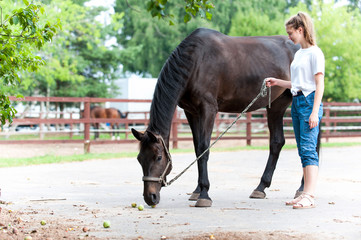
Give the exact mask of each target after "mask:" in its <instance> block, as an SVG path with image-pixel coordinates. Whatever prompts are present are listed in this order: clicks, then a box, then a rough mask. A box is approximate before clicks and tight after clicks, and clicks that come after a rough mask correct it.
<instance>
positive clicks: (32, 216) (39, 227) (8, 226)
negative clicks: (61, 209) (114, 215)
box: [0, 207, 99, 240]
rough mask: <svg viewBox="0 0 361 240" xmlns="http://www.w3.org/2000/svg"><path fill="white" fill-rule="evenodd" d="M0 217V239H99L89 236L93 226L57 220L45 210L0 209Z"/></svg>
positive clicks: (79, 222) (73, 220) (73, 221)
mask: <svg viewBox="0 0 361 240" xmlns="http://www.w3.org/2000/svg"><path fill="white" fill-rule="evenodd" d="M0 216H1V217H0V239H9V240H10V239H26V237H28V239H44V240H52V239H54V240H55V239H94V240H96V239H99V238H96V237H94V236H92V235H91V234H92V228H93V226H85V225H84V223H82V222H81V221H79V220H75V219H65V218H60V219H59V218H58V217H56V216H54V213H52V212H47V211H45V210H25V211H12V210H11V209H10V208H9V207H6V208H4V207H0ZM42 221H45V222H43V224H42V223H41V222H42ZM44 223H45V224H44ZM29 237H31V238H29Z"/></svg>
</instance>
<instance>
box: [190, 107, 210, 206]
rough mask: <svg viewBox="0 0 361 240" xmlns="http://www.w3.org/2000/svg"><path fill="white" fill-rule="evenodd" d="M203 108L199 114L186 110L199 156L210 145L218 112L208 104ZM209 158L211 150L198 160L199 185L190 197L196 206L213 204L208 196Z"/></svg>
mask: <svg viewBox="0 0 361 240" xmlns="http://www.w3.org/2000/svg"><path fill="white" fill-rule="evenodd" d="M202 110H203V111H202ZM202 110H200V111H202V113H199V115H193V114H191V113H189V112H187V111H185V114H186V116H187V119H188V122H189V125H190V127H191V129H192V134H193V143H194V148H195V151H196V155H197V157H198V156H199V155H201V154H202V153H203V152H204V151H205V150H206V149H207V148H208V147H209V145H210V140H211V135H212V129H213V124H214V119H215V116H216V114H217V112H216V111H214V110H213V108H212V107H208V108H207V106H206V107H204V108H203V109H202ZM208 158H209V151H207V152H206V153H205V154H204V155H203V156H202V157H201V158H200V159H199V160H198V162H197V164H198V185H197V187H196V189H195V190H194V192H193V194H192V196H191V198H190V200H197V202H196V204H195V206H196V207H210V206H212V200H211V198H210V197H209V196H208V190H209V187H210V183H209V179H208V169H207V162H208Z"/></svg>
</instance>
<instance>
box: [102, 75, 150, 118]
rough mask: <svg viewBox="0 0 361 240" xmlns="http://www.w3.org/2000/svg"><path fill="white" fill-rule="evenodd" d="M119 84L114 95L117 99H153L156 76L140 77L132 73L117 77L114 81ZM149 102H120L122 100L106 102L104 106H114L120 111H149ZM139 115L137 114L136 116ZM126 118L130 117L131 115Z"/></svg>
mask: <svg viewBox="0 0 361 240" xmlns="http://www.w3.org/2000/svg"><path fill="white" fill-rule="evenodd" d="M116 83H117V85H118V86H119V88H120V89H119V91H120V94H119V95H118V96H117V97H116V98H119V99H141V100H151V99H153V93H154V89H155V85H156V84H157V79H156V78H141V77H139V76H136V75H132V76H130V77H129V78H124V79H119V80H117V81H116ZM150 105H151V103H122V102H108V103H106V107H114V108H117V109H119V110H120V111H121V112H149V110H150ZM138 117H139V116H137V118H138ZM128 118H132V116H131V115H129V116H128Z"/></svg>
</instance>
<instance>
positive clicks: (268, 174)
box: [249, 91, 292, 198]
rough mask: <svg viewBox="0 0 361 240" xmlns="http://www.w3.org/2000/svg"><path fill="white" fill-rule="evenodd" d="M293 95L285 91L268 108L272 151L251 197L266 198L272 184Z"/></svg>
mask: <svg viewBox="0 0 361 240" xmlns="http://www.w3.org/2000/svg"><path fill="white" fill-rule="evenodd" d="M291 100H292V96H291V94H290V92H289V91H285V92H284V93H283V94H282V95H281V96H280V97H278V98H277V99H276V100H275V101H274V102H273V103H272V106H271V108H267V122H268V128H269V132H270V145H269V148H270V151H269V157H268V161H267V165H266V168H265V170H264V172H263V175H262V178H261V182H260V183H259V185H258V186H257V188H256V189H255V190H254V191H253V192H252V194H251V195H250V196H249V197H250V198H265V197H266V193H265V192H264V189H265V188H266V187H269V186H270V185H271V181H272V176H273V173H274V170H275V169H276V165H277V161H278V157H279V154H280V152H281V149H282V147H283V145H284V144H285V137H284V133H283V115H284V113H285V111H286V109H287V107H288V106H289V105H290V103H291Z"/></svg>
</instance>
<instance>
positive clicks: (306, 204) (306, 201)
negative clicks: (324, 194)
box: [293, 194, 315, 209]
mask: <svg viewBox="0 0 361 240" xmlns="http://www.w3.org/2000/svg"><path fill="white" fill-rule="evenodd" d="M303 195H304V196H303V198H302V199H301V200H300V201H298V202H297V203H296V204H295V205H293V209H306V208H314V207H315V197H314V196H312V195H311V194H303Z"/></svg>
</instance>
